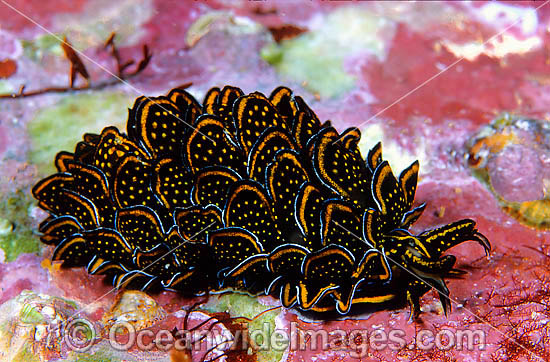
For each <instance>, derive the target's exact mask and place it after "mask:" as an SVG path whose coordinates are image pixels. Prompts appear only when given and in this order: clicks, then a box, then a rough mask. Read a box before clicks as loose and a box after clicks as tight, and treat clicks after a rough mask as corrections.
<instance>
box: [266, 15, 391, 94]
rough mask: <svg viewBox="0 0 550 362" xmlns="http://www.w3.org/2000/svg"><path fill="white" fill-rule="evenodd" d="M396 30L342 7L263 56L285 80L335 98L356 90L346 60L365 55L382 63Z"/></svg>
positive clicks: (268, 47) (388, 23)
mask: <svg viewBox="0 0 550 362" xmlns="http://www.w3.org/2000/svg"><path fill="white" fill-rule="evenodd" d="M394 28H395V26H394V23H393V22H392V21H390V20H387V19H386V18H383V17H380V16H379V15H377V14H374V13H372V12H369V11H367V10H366V9H358V8H356V7H343V8H339V9H337V10H335V11H333V12H332V13H330V14H328V15H319V18H316V19H314V20H313V21H312V22H311V26H310V31H309V32H306V33H304V34H301V35H299V36H297V37H295V38H293V39H289V40H284V41H282V42H281V43H280V44H275V43H270V44H268V45H266V46H265V47H264V48H263V49H262V51H261V55H262V57H263V58H264V59H265V60H266V61H267V62H269V63H270V64H272V65H273V66H274V67H275V68H276V69H277V71H278V72H279V73H281V74H282V75H283V76H284V77H286V78H288V79H293V80H297V81H301V82H303V84H304V85H305V87H306V88H308V89H309V90H310V91H312V92H314V93H318V94H319V95H320V96H322V97H336V96H338V95H340V94H342V93H344V92H346V91H349V90H351V89H353V88H354V86H355V77H353V76H352V75H351V74H349V73H348V72H346V70H345V69H344V63H345V60H347V59H349V58H350V57H353V56H358V55H363V54H369V55H374V56H376V57H377V58H379V59H380V60H383V59H384V58H385V55H386V45H387V44H388V43H389V40H390V39H391V38H392V37H393V34H394V32H395V29H394Z"/></svg>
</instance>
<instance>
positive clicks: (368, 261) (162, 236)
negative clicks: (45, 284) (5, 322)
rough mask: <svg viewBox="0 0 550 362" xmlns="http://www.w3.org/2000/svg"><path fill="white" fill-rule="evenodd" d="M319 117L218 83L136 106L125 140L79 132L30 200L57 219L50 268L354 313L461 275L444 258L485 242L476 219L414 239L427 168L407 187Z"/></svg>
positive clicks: (293, 101)
mask: <svg viewBox="0 0 550 362" xmlns="http://www.w3.org/2000/svg"><path fill="white" fill-rule="evenodd" d="M359 139H360V133H359V131H358V130H357V129H356V128H351V129H348V130H346V131H344V132H343V133H342V134H339V133H338V132H337V131H336V130H335V129H334V128H333V127H331V125H330V123H329V122H325V123H324V124H321V122H320V121H319V119H318V118H317V116H316V115H315V113H313V111H312V110H311V109H310V108H309V107H308V106H307V105H306V103H305V102H304V101H303V99H302V98H301V97H299V96H295V95H293V94H292V92H291V91H290V90H289V89H288V88H284V87H280V88H277V89H275V90H274V91H273V93H272V94H271V96H270V97H269V98H267V97H265V96H264V95H263V94H261V93H257V92H256V93H251V94H248V95H243V92H242V91H241V90H240V89H238V88H235V87H230V86H226V87H225V88H223V89H222V90H220V89H219V88H213V89H211V90H210V91H209V92H208V94H207V95H206V97H205V100H204V103H203V105H202V106H201V105H200V104H199V103H198V102H197V101H196V100H195V99H194V98H193V97H192V96H191V95H190V94H189V93H187V92H186V91H184V90H181V89H174V90H172V91H171V92H170V93H168V95H167V96H161V97H156V98H146V97H140V98H138V99H137V100H136V102H135V104H134V106H133V108H132V109H130V112H129V117H128V123H127V134H124V133H122V132H120V131H119V130H118V129H117V128H115V127H107V128H105V129H104V130H103V131H102V132H101V134H100V135H97V134H85V135H84V137H83V140H82V141H81V142H79V143H78V144H77V145H76V149H75V151H74V153H69V152H60V153H58V155H57V156H56V159H55V165H56V167H57V170H58V173H56V174H53V175H51V176H49V177H47V178H45V179H43V180H41V181H39V182H38V183H37V184H36V186H35V187H34V188H33V194H34V196H35V197H36V198H37V199H38V201H39V206H40V207H41V208H43V209H44V210H46V211H48V212H49V214H50V216H49V217H48V218H47V219H46V220H44V222H43V223H42V224H41V225H40V231H41V232H42V233H43V235H42V237H41V239H42V241H43V242H44V243H46V244H52V245H54V246H55V250H54V253H53V260H59V261H63V265H64V266H66V267H78V266H86V267H87V270H88V272H89V273H91V274H104V275H107V276H108V277H109V278H111V279H112V281H113V284H114V285H115V286H116V287H126V288H139V289H143V290H160V289H168V290H176V291H179V292H181V293H183V294H186V295H199V294H203V293H206V292H208V291H209V290H217V289H220V288H225V287H228V286H229V287H233V288H238V289H244V290H247V291H249V292H250V293H266V294H271V295H276V296H279V297H280V299H281V302H282V304H283V305H284V306H285V307H288V308H290V307H293V306H296V307H298V308H300V309H301V310H308V311H314V312H323V311H333V310H337V311H338V312H339V313H342V314H347V313H348V312H349V311H350V308H351V306H352V305H356V304H379V303H392V302H394V301H403V300H406V301H408V302H409V304H410V305H411V307H412V308H413V311H414V313H415V314H417V313H418V311H419V298H420V297H421V296H422V295H423V294H425V293H426V292H427V291H428V290H429V289H431V287H433V286H435V287H436V289H437V290H438V291H439V293H440V296H441V301H442V303H443V305H444V309H445V311H446V310H447V309H448V305H449V304H448V299H447V296H448V293H449V291H448V289H447V287H446V286H445V282H444V278H446V277H453V276H456V275H459V274H460V271H458V270H456V269H453V265H454V264H455V261H456V259H455V257H454V256H452V255H444V256H442V254H443V253H444V252H445V251H446V250H447V249H449V248H451V247H453V246H455V245H458V244H460V243H462V242H464V241H466V240H475V241H477V242H479V243H480V244H481V245H482V246H483V247H484V248H485V250H486V252H489V250H490V245H489V242H488V241H487V239H486V238H485V237H483V235H481V234H480V233H479V232H478V231H477V230H476V229H475V222H474V221H472V220H468V219H466V220H461V221H458V222H456V223H453V224H450V225H446V226H443V227H440V228H437V229H433V230H428V231H426V232H423V233H422V234H420V235H412V234H411V233H410V232H409V231H407V230H408V228H409V227H410V226H411V224H412V223H414V222H415V221H416V220H417V219H418V217H419V216H420V215H421V213H422V211H423V210H424V205H420V206H418V207H415V208H413V199H414V194H415V190H416V183H417V175H418V162H414V163H413V164H412V165H410V166H409V167H408V168H407V169H405V170H404V171H403V172H402V173H401V175H400V176H399V178H398V179H396V177H395V176H394V175H393V173H392V170H391V168H390V166H389V165H388V163H387V162H386V161H383V160H382V153H381V145H380V144H378V145H376V146H375V147H374V148H373V149H372V150H371V151H370V152H369V153H368V156H367V158H366V160H365V159H364V158H363V157H362V155H361V152H360V150H359V147H358V142H359Z"/></svg>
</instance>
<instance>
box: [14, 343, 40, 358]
mask: <svg viewBox="0 0 550 362" xmlns="http://www.w3.org/2000/svg"><path fill="white" fill-rule="evenodd" d="M11 361H12V362H34V361H40V358H39V357H38V356H36V355H34V353H32V352H31V351H30V349H29V346H23V347H22V348H21V349H20V350H19V351H18V353H17V354H16V355H14V356H12V359H11Z"/></svg>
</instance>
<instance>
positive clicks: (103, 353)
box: [67, 347, 138, 362]
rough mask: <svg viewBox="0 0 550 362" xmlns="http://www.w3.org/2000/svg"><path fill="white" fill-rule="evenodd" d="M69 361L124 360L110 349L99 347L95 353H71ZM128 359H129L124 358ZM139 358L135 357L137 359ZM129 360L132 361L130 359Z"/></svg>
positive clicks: (103, 361)
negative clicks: (114, 354)
mask: <svg viewBox="0 0 550 362" xmlns="http://www.w3.org/2000/svg"><path fill="white" fill-rule="evenodd" d="M67 360H68V361H75V362H76V361H78V362H116V361H122V359H121V358H119V357H116V356H113V353H110V352H109V350H108V349H107V348H106V347H105V348H103V349H98V350H97V351H94V352H93V353H91V352H90V353H82V352H72V353H70V354H69V358H67ZM124 360H125V361H128V360H127V359H124ZM137 360H138V359H135V361H137ZM129 361H132V359H130V360H129Z"/></svg>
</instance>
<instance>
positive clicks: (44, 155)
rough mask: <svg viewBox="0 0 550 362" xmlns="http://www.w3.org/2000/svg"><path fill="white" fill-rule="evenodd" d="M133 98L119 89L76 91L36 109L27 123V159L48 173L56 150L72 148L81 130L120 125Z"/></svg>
mask: <svg viewBox="0 0 550 362" xmlns="http://www.w3.org/2000/svg"><path fill="white" fill-rule="evenodd" d="M133 98H134V97H130V96H129V95H127V94H123V93H86V94H78V95H75V96H71V97H66V98H63V99H62V100H61V101H59V103H57V104H56V105H54V106H53V107H51V108H46V109H42V110H40V111H39V112H38V114H37V115H36V116H35V117H34V119H33V120H31V121H30V122H29V125H28V132H29V135H30V137H31V140H32V144H31V149H30V154H29V159H30V161H31V162H32V163H34V164H35V165H37V167H38V170H39V173H40V174H48V173H51V172H53V171H55V170H54V166H53V160H54V157H55V155H56V154H57V152H59V151H61V150H66V151H71V152H72V151H73V150H74V147H75V145H76V143H77V142H79V141H81V140H82V134H83V133H87V132H88V133H89V132H92V133H99V132H101V130H102V129H103V128H104V127H106V126H109V125H117V126H118V127H119V128H122V129H124V124H125V123H126V119H127V117H128V107H129V106H131V104H132V101H133Z"/></svg>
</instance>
